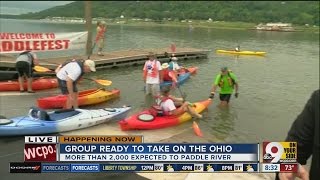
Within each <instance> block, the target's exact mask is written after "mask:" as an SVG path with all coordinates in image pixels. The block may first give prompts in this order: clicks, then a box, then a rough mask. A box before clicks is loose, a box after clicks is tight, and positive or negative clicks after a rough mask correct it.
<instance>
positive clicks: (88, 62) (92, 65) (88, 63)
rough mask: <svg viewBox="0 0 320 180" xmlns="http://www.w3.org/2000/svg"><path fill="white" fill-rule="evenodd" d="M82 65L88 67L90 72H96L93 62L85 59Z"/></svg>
mask: <svg viewBox="0 0 320 180" xmlns="http://www.w3.org/2000/svg"><path fill="white" fill-rule="evenodd" d="M84 64H85V65H87V66H89V68H90V70H91V71H92V72H96V64H95V63H94V61H92V60H90V59H87V60H85V61H84Z"/></svg>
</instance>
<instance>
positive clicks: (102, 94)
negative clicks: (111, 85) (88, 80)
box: [37, 89, 120, 109]
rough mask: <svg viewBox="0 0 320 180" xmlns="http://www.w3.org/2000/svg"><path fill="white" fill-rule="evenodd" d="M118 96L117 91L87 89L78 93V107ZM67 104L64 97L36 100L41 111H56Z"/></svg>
mask: <svg viewBox="0 0 320 180" xmlns="http://www.w3.org/2000/svg"><path fill="white" fill-rule="evenodd" d="M119 96H120V90H119V89H113V90H111V91H108V90H104V89H89V90H85V91H80V92H79V95H78V104H79V106H86V105H92V104H98V103H102V102H106V101H108V100H110V99H114V98H117V97H119ZM66 102H67V96H66V95H58V96H51V97H44V98H39V99H37V103H38V107H40V108H42V109H58V108H63V107H64V106H65V104H66Z"/></svg>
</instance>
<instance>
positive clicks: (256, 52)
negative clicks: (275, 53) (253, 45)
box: [217, 50, 266, 56]
mask: <svg viewBox="0 0 320 180" xmlns="http://www.w3.org/2000/svg"><path fill="white" fill-rule="evenodd" d="M217 53H229V54H239V55H257V56H263V55H265V54H266V52H263V51H239V52H237V51H234V50H217Z"/></svg>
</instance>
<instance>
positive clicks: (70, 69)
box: [56, 60, 96, 109]
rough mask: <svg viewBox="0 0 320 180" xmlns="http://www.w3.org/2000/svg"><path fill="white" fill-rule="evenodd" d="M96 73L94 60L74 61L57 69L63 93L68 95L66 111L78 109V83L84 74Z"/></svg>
mask: <svg viewBox="0 0 320 180" xmlns="http://www.w3.org/2000/svg"><path fill="white" fill-rule="evenodd" d="M95 71H96V68H95V63H94V61H92V60H85V61H83V60H72V61H69V62H65V63H64V64H62V65H60V66H59V67H58V68H57V69H56V73H57V78H58V82H59V87H60V89H61V92H62V94H65V95H68V96H67V102H66V106H65V108H66V109H71V108H72V107H73V108H78V89H77V82H78V81H79V79H80V78H81V77H82V76H83V74H84V73H87V72H95Z"/></svg>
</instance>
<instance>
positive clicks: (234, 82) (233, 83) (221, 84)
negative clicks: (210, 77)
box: [219, 70, 236, 87]
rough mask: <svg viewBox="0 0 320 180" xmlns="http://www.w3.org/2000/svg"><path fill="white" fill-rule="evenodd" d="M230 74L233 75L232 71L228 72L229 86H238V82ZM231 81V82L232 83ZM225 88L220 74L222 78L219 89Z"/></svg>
mask: <svg viewBox="0 0 320 180" xmlns="http://www.w3.org/2000/svg"><path fill="white" fill-rule="evenodd" d="M230 73H232V71H231V70H229V71H228V74H227V76H228V81H229V84H230V86H232V87H233V86H234V85H235V84H236V81H235V80H234V79H233V78H232V77H231V75H230ZM230 80H231V81H230ZM222 86H223V81H222V75H221V74H220V77H219V87H222Z"/></svg>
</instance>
